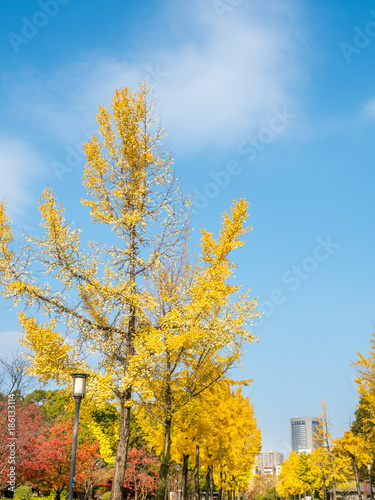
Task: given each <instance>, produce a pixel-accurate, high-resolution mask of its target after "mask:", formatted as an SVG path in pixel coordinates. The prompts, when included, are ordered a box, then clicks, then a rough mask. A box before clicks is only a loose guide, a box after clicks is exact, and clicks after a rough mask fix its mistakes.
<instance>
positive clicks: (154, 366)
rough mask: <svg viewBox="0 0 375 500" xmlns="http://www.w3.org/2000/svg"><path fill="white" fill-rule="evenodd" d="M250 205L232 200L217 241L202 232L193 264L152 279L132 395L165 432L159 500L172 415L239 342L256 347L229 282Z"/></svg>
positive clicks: (218, 374) (165, 266) (246, 304)
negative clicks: (143, 362)
mask: <svg viewBox="0 0 375 500" xmlns="http://www.w3.org/2000/svg"><path fill="white" fill-rule="evenodd" d="M248 206H249V203H248V202H246V201H245V200H242V199H241V200H239V201H234V203H233V207H232V209H231V211H230V213H224V216H223V222H222V229H221V231H220V234H219V238H218V239H217V240H216V239H214V238H213V235H212V233H209V232H207V231H205V230H203V231H202V237H201V248H202V253H201V256H200V258H199V259H198V261H197V263H196V264H195V265H190V264H189V262H188V261H187V260H186V259H183V260H182V261H180V262H179V263H178V264H177V265H176V263H174V262H173V263H170V262H168V261H164V262H163V263H162V264H161V265H160V266H159V267H157V268H155V271H154V273H153V276H152V277H153V290H152V292H151V293H150V295H152V296H153V297H154V300H153V301H152V302H150V303H149V307H148V311H147V312H148V317H147V318H145V323H144V325H143V335H141V334H140V335H138V337H137V340H136V341H135V346H136V350H137V353H138V358H137V359H140V360H142V359H147V360H148V365H147V369H145V368H144V365H142V374H143V376H142V377H138V378H137V382H136V383H135V385H134V392H135V393H136V396H135V397H137V400H138V404H139V405H141V406H143V407H144V408H145V409H146V410H147V411H149V412H150V413H151V414H152V415H153V417H154V418H155V419H156V420H157V421H158V422H159V423H160V424H161V425H162V426H163V427H164V447H163V450H162V464H161V471H160V475H159V483H158V499H159V500H163V499H164V497H165V494H166V483H167V475H168V470H169V459H170V447H171V428H172V422H173V418H174V415H175V414H176V413H177V412H178V411H179V409H180V408H182V407H183V406H185V405H187V404H189V403H190V401H192V400H193V399H194V398H196V397H198V396H199V395H200V394H202V393H203V392H204V391H206V390H207V389H208V388H209V387H210V386H211V385H212V384H214V383H215V382H216V381H218V380H219V379H220V378H222V377H223V376H224V375H225V374H226V373H227V372H228V370H229V369H230V368H231V367H232V366H233V365H234V364H235V363H236V362H237V361H238V360H239V358H240V355H241V353H242V346H243V343H244V342H245V341H249V342H254V341H256V340H257V339H256V338H254V336H253V335H252V334H251V331H250V326H251V321H252V319H253V318H254V317H255V316H257V315H258V313H257V312H256V311H255V307H256V300H254V299H253V300H250V299H249V298H248V294H247V293H240V286H239V285H236V284H233V283H231V282H230V280H231V278H233V274H234V269H235V268H236V266H235V265H234V264H233V263H232V262H231V260H230V252H231V251H232V250H233V249H236V248H238V247H241V246H242V245H243V244H244V242H243V235H244V234H246V233H247V232H248V230H249V228H248V227H245V226H244V224H245V221H246V218H247V216H248ZM147 320H148V321H147ZM150 336H151V337H152V339H153V341H152V342H150V340H149V339H150ZM137 359H136V360H135V361H137ZM135 369H136V368H135ZM145 374H146V376H145Z"/></svg>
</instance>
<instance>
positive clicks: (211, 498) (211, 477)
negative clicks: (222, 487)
mask: <svg viewBox="0 0 375 500" xmlns="http://www.w3.org/2000/svg"><path fill="white" fill-rule="evenodd" d="M210 500H214V467H213V465H211V467H210Z"/></svg>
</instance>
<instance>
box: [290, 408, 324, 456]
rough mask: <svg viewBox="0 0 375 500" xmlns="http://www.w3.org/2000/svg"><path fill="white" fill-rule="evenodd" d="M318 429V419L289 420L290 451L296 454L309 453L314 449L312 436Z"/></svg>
mask: <svg viewBox="0 0 375 500" xmlns="http://www.w3.org/2000/svg"><path fill="white" fill-rule="evenodd" d="M318 429H319V420H318V417H294V418H291V419H290V435H291V440H292V450H293V451H295V452H297V453H302V452H303V451H305V452H306V453H311V452H312V450H313V449H314V448H316V446H315V444H314V434H315V433H316V432H317V431H318Z"/></svg>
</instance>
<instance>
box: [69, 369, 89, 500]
mask: <svg viewBox="0 0 375 500" xmlns="http://www.w3.org/2000/svg"><path fill="white" fill-rule="evenodd" d="M70 375H71V376H72V377H73V397H74V399H75V400H76V408H75V413H74V430H73V446H72V464H71V466H70V481H69V500H73V487H74V474H75V470H76V456H77V440H78V421H79V407H80V404H81V399H82V398H83V397H84V395H85V390H86V378H87V377H88V375H87V374H86V373H71V374H70Z"/></svg>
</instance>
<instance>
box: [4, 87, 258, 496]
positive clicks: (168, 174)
mask: <svg viewBox="0 0 375 500" xmlns="http://www.w3.org/2000/svg"><path fill="white" fill-rule="evenodd" d="M97 121H98V124H99V132H98V135H97V136H94V137H92V139H91V140H90V141H89V142H88V143H86V144H85V146H84V152H85V155H86V159H87V162H86V165H85V167H84V172H83V185H84V188H85V191H86V194H85V196H84V197H83V198H82V200H81V202H82V204H83V205H84V206H85V207H88V209H89V211H90V216H91V222H92V223H93V224H99V225H100V228H99V230H98V238H97V240H96V241H95V242H93V241H87V240H86V239H85V238H84V237H83V232H82V231H81V230H80V229H79V228H78V226H77V225H76V223H73V222H68V220H67V218H66V214H65V210H64V208H63V206H62V204H61V203H59V202H58V201H57V200H56V197H55V195H54V193H53V191H52V189H51V188H47V189H45V190H44V191H43V193H42V196H41V199H40V203H39V211H40V214H41V231H40V234H38V235H36V236H33V237H32V236H30V235H28V234H25V238H24V241H23V243H22V244H21V245H20V246H18V240H17V239H16V238H15V235H14V233H13V231H12V225H11V221H10V219H9V217H8V216H7V214H6V206H5V203H1V204H0V283H1V285H2V287H3V292H4V295H5V297H7V298H8V299H11V300H13V301H14V304H15V305H17V304H20V305H21V306H24V307H23V311H22V312H21V313H20V315H19V319H20V322H21V327H22V330H23V338H22V343H23V344H24V345H25V346H26V347H27V348H28V349H29V350H30V351H31V353H32V354H31V356H30V358H31V360H32V365H31V373H32V374H33V375H35V376H37V377H38V378H39V379H40V380H41V381H42V382H48V381H49V380H54V381H56V382H58V383H62V384H65V385H66V384H69V383H70V380H71V379H70V376H69V374H70V373H71V372H74V371H78V372H85V373H87V374H89V375H90V379H89V380H90V383H89V385H88V392H87V398H88V399H90V400H91V401H93V402H95V404H96V405H98V406H100V405H103V404H104V403H105V402H113V403H115V404H117V405H118V407H119V412H120V423H119V429H118V442H117V447H116V456H115V458H114V476H113V483H112V500H120V499H121V498H122V495H123V483H124V473H125V466H126V459H127V448H128V439H129V426H130V409H131V407H132V406H133V405H134V404H136V405H140V406H142V407H143V408H144V409H145V410H146V411H148V412H149V413H150V414H151V415H153V417H154V418H156V419H157V420H158V421H159V422H160V423H161V425H162V426H163V428H164V448H163V453H162V458H163V460H162V468H161V473H160V481H159V487H158V497H159V498H160V499H164V496H165V491H166V490H165V478H166V475H167V471H166V470H165V467H166V464H167V463H168V456H169V449H170V429H171V421H172V418H173V415H174V413H175V412H176V411H178V410H179V409H180V408H182V407H183V406H184V405H185V404H188V403H189V402H190V401H192V400H193V399H194V398H195V397H197V396H198V395H200V394H201V393H202V392H204V391H205V390H206V389H208V388H209V387H210V386H211V385H212V384H213V383H215V382H216V381H217V380H218V379H219V378H220V377H222V376H223V375H225V374H226V372H227V371H228V369H229V368H230V367H231V366H233V364H234V363H236V362H237V361H238V360H239V358H240V354H241V349H242V345H243V343H244V342H245V341H250V342H252V341H255V340H256V339H255V338H254V337H253V336H252V334H251V331H250V327H251V321H252V319H253V318H254V317H255V316H257V315H258V313H257V312H256V310H255V307H256V300H254V299H253V300H250V299H249V298H248V296H247V294H246V293H243V292H241V291H240V287H239V285H236V284H233V279H234V270H235V266H234V264H233V263H232V262H231V260H230V258H229V254H230V252H231V251H232V250H233V249H236V248H238V247H240V246H242V245H243V243H244V242H243V236H244V235H245V234H246V232H247V231H248V230H249V228H247V227H245V225H244V224H245V221H246V218H247V215H248V203H247V202H246V201H244V200H239V201H236V202H234V204H233V207H232V210H231V211H230V212H229V213H225V214H224V216H223V224H222V230H221V232H220V235H219V238H218V239H217V240H216V239H214V237H213V235H212V234H211V233H209V232H207V231H203V232H202V238H201V246H202V251H201V256H200V257H198V258H197V259H196V260H195V262H194V263H193V264H191V263H189V260H188V258H187V244H186V241H187V238H188V233H189V213H188V212H189V202H188V199H187V198H186V197H185V196H184V194H183V193H182V192H181V189H180V187H179V184H178V182H177V181H176V178H175V172H174V169H173V166H172V159H171V157H170V155H169V153H168V152H167V151H165V150H164V149H163V147H162V143H161V139H162V128H161V127H160V126H159V121H158V117H157V116H156V115H155V109H154V105H153V102H152V98H151V95H150V92H149V90H148V88H147V85H146V84H143V85H140V86H139V88H138V89H137V90H136V91H134V92H132V91H130V90H129V89H128V88H123V89H119V90H117V91H116V93H115V96H114V98H113V100H112V103H111V106H110V107H108V108H106V107H102V106H101V107H99V111H98V115H97ZM43 313H44V315H45V319H44V318H43V316H42V314H43ZM94 427H95V426H93V428H92V432H93V433H95V432H96V433H97V434H99V430H98V429H95V428H94ZM100 437H101V441H102V448H103V450H104V451H103V453H104V454H106V456H107V455H108V457H107V458H108V459H109V454H110V447H109V446H107V445H106V444H105V436H104V435H103V436H101V435H100Z"/></svg>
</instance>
